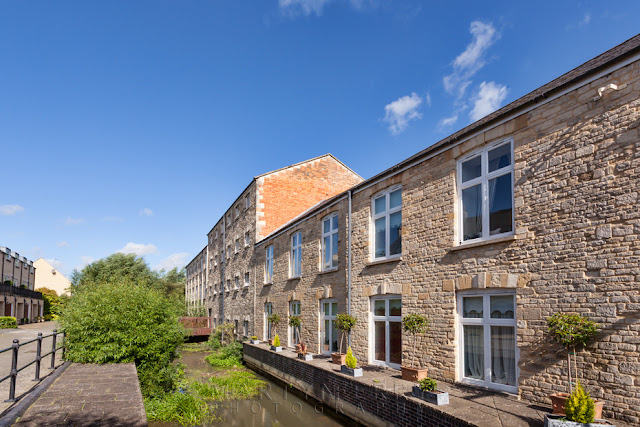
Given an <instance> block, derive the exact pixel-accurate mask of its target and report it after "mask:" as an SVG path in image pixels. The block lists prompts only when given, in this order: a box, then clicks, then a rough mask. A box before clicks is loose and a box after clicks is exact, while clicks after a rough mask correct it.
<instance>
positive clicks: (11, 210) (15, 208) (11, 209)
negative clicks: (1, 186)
mask: <svg viewBox="0 0 640 427" xmlns="http://www.w3.org/2000/svg"><path fill="white" fill-rule="evenodd" d="M23 210H24V208H23V207H22V206H20V205H0V215H6V216H10V215H15V214H17V213H18V212H22V211H23Z"/></svg>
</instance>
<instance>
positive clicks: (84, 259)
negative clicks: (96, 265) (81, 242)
mask: <svg viewBox="0 0 640 427" xmlns="http://www.w3.org/2000/svg"><path fill="white" fill-rule="evenodd" d="M95 260H96V259H95V258H92V257H90V256H87V255H83V256H81V257H80V264H78V265H76V266H75V267H73V268H74V269H75V270H78V271H80V270H82V269H83V268H85V267H86V266H87V265H89V264H91V263H92V262H93V261H95Z"/></svg>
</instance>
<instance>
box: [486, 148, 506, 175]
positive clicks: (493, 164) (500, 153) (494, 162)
mask: <svg viewBox="0 0 640 427" xmlns="http://www.w3.org/2000/svg"><path fill="white" fill-rule="evenodd" d="M510 165H511V144H505V145H501V146H500V147H498V148H494V149H493V150H491V151H489V172H493V171H496V170H498V169H502V168H504V167H506V166H510Z"/></svg>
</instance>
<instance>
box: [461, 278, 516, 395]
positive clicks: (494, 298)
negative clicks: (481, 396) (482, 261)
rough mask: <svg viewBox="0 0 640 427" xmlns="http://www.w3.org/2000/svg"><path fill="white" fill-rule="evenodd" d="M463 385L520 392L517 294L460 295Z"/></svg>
mask: <svg viewBox="0 0 640 427" xmlns="http://www.w3.org/2000/svg"><path fill="white" fill-rule="evenodd" d="M458 319H459V323H460V331H459V336H460V357H459V360H460V362H461V363H460V370H461V375H460V377H461V378H462V381H463V382H468V383H471V384H476V385H481V386H484V387H490V388H494V389H498V390H503V391H508V392H517V363H518V358H517V347H516V316H515V294H514V293H506V292H504V291H496V292H490V291H485V292H483V293H460V294H458Z"/></svg>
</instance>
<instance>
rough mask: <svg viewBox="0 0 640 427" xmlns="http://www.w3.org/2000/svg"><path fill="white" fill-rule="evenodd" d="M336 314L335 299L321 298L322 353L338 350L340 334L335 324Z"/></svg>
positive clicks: (336, 303)
mask: <svg viewBox="0 0 640 427" xmlns="http://www.w3.org/2000/svg"><path fill="white" fill-rule="evenodd" d="M337 314H338V302H337V301H336V300H322V301H321V302H320V343H321V344H320V347H321V348H320V350H321V352H322V353H323V354H331V353H336V352H337V351H338V340H339V339H340V336H339V335H338V330H337V329H336V324H335V320H336V315H337ZM343 351H344V349H343Z"/></svg>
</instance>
